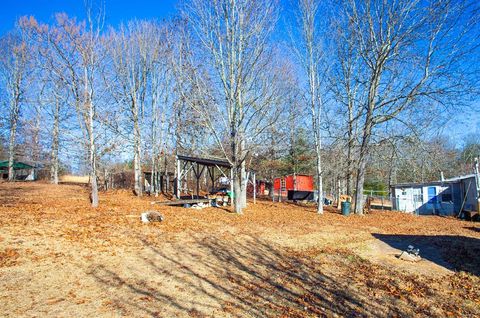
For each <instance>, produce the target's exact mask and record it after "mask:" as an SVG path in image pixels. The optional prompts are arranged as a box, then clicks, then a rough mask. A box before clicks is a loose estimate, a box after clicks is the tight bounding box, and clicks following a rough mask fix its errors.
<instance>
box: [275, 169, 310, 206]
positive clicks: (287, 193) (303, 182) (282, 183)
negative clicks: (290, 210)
mask: <svg viewBox="0 0 480 318" xmlns="http://www.w3.org/2000/svg"><path fill="white" fill-rule="evenodd" d="M313 189H314V185H313V176H309V175H288V176H285V177H281V178H275V179H274V182H273V190H274V195H276V196H282V197H288V198H289V200H297V199H298V200H302V199H313Z"/></svg>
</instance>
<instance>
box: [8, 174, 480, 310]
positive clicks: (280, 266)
mask: <svg viewBox="0 0 480 318" xmlns="http://www.w3.org/2000/svg"><path fill="white" fill-rule="evenodd" d="M153 200H159V199H158V198H153V197H152V198H150V197H143V198H137V197H134V196H133V195H132V193H131V192H130V191H110V192H104V193H101V194H100V207H99V208H97V209H92V208H91V207H90V206H89V202H88V192H87V189H86V188H85V187H83V186H75V185H61V186H52V185H48V184H42V183H25V184H24V183H13V184H12V183H2V184H0V228H1V229H2V231H1V234H0V235H1V238H0V262H2V263H1V264H3V263H5V264H8V265H5V266H0V303H1V304H2V311H3V315H4V316H6V317H18V316H23V317H33V316H85V317H92V316H95V317H112V316H125V317H132V316H137V317H138V316H152V317H319V316H320V317H322V316H328V317H332V316H360V317H369V316H370V317H377V316H424V317H448V316H470V317H473V316H479V315H480V309H479V308H480V299H479V296H478V295H480V287H479V286H480V279H479V273H478V272H477V270H478V268H480V267H479V266H480V259H479V257H480V256H479V255H480V253H479V252H478V248H479V242H480V232H478V231H474V230H472V229H471V228H472V223H468V222H463V221H459V220H456V219H450V218H441V217H416V216H411V215H406V214H403V213H395V212H378V211H374V212H373V213H371V214H369V215H367V216H364V217H359V216H351V217H343V216H342V215H340V214H339V213H338V212H337V211H336V210H333V209H327V212H326V213H325V214H324V215H323V216H319V215H317V214H316V213H315V209H314V207H302V206H297V205H293V204H287V203H272V202H269V201H259V202H258V204H257V205H253V204H251V203H250V204H249V207H248V208H247V209H246V211H245V213H244V214H243V215H236V214H233V213H230V212H228V211H226V210H224V209H218V208H208V209H202V210H195V209H183V208H177V207H157V206H155V205H151V204H150V201H153ZM152 209H154V210H157V211H159V212H161V214H162V215H163V216H164V217H165V220H164V221H163V222H161V223H153V224H142V223H141V222H140V219H139V215H140V213H141V212H142V211H145V210H152ZM137 216H138V217H137ZM412 243H413V245H415V246H418V247H419V248H420V250H421V254H423V255H422V256H424V259H425V260H424V261H422V262H423V263H422V264H420V265H419V264H407V263H404V262H402V261H399V260H397V259H396V258H395V257H394V255H393V254H395V253H398V251H400V250H402V249H403V248H404V247H403V246H404V245H406V246H408V245H409V244H412ZM399 262H402V263H399ZM419 266H420V267H419Z"/></svg>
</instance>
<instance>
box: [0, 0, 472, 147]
mask: <svg viewBox="0 0 480 318" xmlns="http://www.w3.org/2000/svg"><path fill="white" fill-rule="evenodd" d="M0 1H1V5H2V9H1V10H0V34H3V33H5V32H6V31H8V30H10V29H11V28H13V26H14V24H15V21H16V20H17V19H18V18H19V17H21V16H24V15H33V16H35V17H36V18H37V20H39V21H41V22H46V23H49V22H52V21H53V15H54V14H55V13H58V12H65V13H67V14H68V15H69V16H75V17H77V18H78V19H80V20H82V19H83V18H84V12H85V10H84V1H83V0H0ZM103 1H104V4H105V12H106V24H107V25H112V26H117V25H119V24H120V23H121V22H126V21H128V20H132V19H135V18H136V19H159V20H161V19H163V18H168V17H170V16H172V15H174V14H175V13H176V5H177V4H178V3H179V0H131V1H129V0H103ZM94 2H95V3H98V2H100V1H94ZM280 3H281V4H282V5H283V13H284V14H289V13H290V11H291V9H292V7H291V0H281V1H280ZM279 22H280V26H279V28H278V29H277V32H280V34H277V36H279V37H280V39H282V38H283V37H284V36H286V34H285V33H286V32H285V30H284V26H283V23H282V22H284V21H283V20H282V19H281V20H280V21H279ZM479 113H480V102H476V103H472V105H471V110H470V112H462V113H457V114H455V115H454V116H452V117H451V120H450V121H449V122H448V124H447V125H446V126H444V127H438V128H437V129H435V130H437V131H432V133H433V134H436V133H440V134H442V135H448V136H450V138H451V139H452V141H453V142H454V143H455V144H457V146H460V145H461V144H462V142H463V139H464V138H465V137H466V136H468V135H469V134H471V133H477V134H480V115H479ZM432 120H435V119H434V118H432Z"/></svg>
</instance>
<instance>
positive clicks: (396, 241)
mask: <svg viewBox="0 0 480 318" xmlns="http://www.w3.org/2000/svg"><path fill="white" fill-rule="evenodd" d="M372 235H373V236H374V237H375V238H377V239H379V240H381V241H382V242H384V243H387V244H388V245H390V246H391V247H393V248H396V249H399V250H401V251H404V250H406V249H407V247H408V246H409V245H413V246H414V247H415V248H419V249H420V256H421V257H422V258H423V259H427V260H429V261H431V262H433V263H435V264H437V265H440V266H442V267H445V268H447V269H449V270H456V271H464V272H468V273H470V274H473V275H476V276H479V275H480V239H478V238H474V237H468V236H459V235H396V234H378V233H373V234H372Z"/></svg>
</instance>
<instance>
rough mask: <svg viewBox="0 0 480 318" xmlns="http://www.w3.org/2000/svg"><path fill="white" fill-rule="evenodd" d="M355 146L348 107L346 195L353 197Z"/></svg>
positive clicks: (351, 109)
mask: <svg viewBox="0 0 480 318" xmlns="http://www.w3.org/2000/svg"><path fill="white" fill-rule="evenodd" d="M354 145H355V140H354V134H353V106H352V105H351V103H349V107H348V143H347V172H346V173H347V175H346V183H347V195H349V196H352V195H353V147H354Z"/></svg>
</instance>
